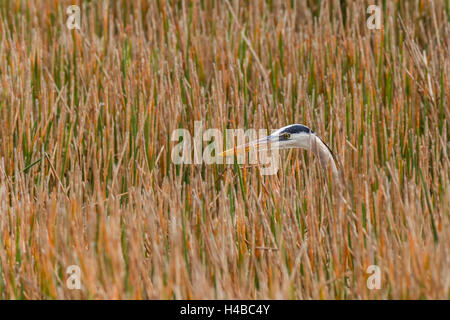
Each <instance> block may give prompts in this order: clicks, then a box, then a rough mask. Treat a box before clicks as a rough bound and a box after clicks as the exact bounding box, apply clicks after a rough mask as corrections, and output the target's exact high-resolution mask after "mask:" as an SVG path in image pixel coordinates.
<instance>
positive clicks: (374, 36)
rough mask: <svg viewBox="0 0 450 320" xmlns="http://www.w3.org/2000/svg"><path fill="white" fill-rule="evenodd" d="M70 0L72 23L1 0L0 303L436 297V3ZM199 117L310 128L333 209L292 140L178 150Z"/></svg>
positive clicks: (448, 203) (440, 80)
mask: <svg viewBox="0 0 450 320" xmlns="http://www.w3.org/2000/svg"><path fill="white" fill-rule="evenodd" d="M76 2H77V3H78V4H79V5H81V8H82V10H81V23H82V25H81V30H69V29H68V28H67V27H66V21H67V18H68V17H67V15H66V8H67V7H68V6H69V5H71V4H73V1H65V0H64V1H58V0H41V1H31V0H30V1H28V0H17V1H16V0H3V1H1V3H0V14H1V19H0V83H1V87H0V159H1V161H0V211H1V212H0V298H2V299H60V298H69V299H72V298H74V299H76V298H87V299H121V298H130V299H154V298H156V299H180V298H187V299H214V298H224V299H229V298H244V299H247V298H248V299H254V298H262V299H278V298H285V299H369V298H374V299H386V298H387V299H409V298H412V299H435V298H439V299H448V298H449V297H450V234H449V227H450V221H449V211H450V188H449V175H450V167H449V158H448V153H449V126H448V123H449V119H450V113H449V88H450V85H449V82H450V80H449V57H450V50H449V47H450V43H449V38H450V36H449V35H450V27H449V21H450V11H449V8H450V5H449V1H448V0H439V1H438V0H436V1H425V0H418V1H389V0H387V1H379V3H378V4H379V5H381V6H382V12H383V15H382V28H381V30H369V29H368V28H367V26H366V20H367V18H368V17H369V15H368V14H367V13H366V10H367V6H368V5H369V4H372V2H370V3H369V2H367V1H350V0H349V1H306V0H305V1H276V0H273V1H261V0H256V1H237V0H230V1H212V0H203V1H200V0H199V1H192V2H189V1H163V0H159V1H150V0H149V1H126V0H123V1H89V2H88V1H76ZM197 120H202V121H203V123H204V127H205V128H218V129H220V130H221V131H222V132H225V130H226V129H227V128H244V129H247V128H255V129H261V128H266V129H276V128H278V127H281V126H284V125H287V124H290V123H303V124H306V125H308V126H309V127H311V128H312V129H313V130H314V131H315V132H317V133H318V134H319V135H320V136H321V137H322V138H323V140H324V141H325V142H327V144H329V145H330V147H331V148H332V149H333V150H334V152H335V153H336V155H337V157H338V158H339V160H340V162H341V164H342V168H343V175H344V177H345V180H346V184H347V191H346V193H347V195H346V197H347V199H346V201H347V204H345V202H344V201H340V200H339V199H338V197H337V196H335V195H334V192H333V183H330V182H329V179H328V178H327V177H325V176H324V175H323V172H322V170H321V168H320V165H319V162H318V161H317V159H316V158H314V156H312V155H311V154H310V153H307V152H304V151H298V150H292V151H286V152H283V153H282V156H281V168H280V170H279V171H278V173H277V174H276V175H273V176H262V175H261V174H260V170H259V168H258V167H257V166H251V167H249V166H245V165H244V166H242V165H221V164H217V165H205V164H203V165H175V164H174V163H173V162H172V160H171V150H172V148H173V146H174V142H172V141H170V138H171V134H172V131H173V130H174V129H176V128H185V129H187V130H189V131H190V132H193V128H194V121H197ZM205 144H206V143H205ZM70 265H78V266H79V267H80V268H81V271H82V274H81V283H82V288H81V290H70V289H69V288H68V287H67V285H66V280H67V277H68V275H67V274H66V270H67V267H68V266H70ZM370 265H378V266H379V267H380V269H381V289H379V290H370V289H368V287H367V285H366V281H367V278H368V276H369V274H367V273H366V271H367V268H368V266H370Z"/></svg>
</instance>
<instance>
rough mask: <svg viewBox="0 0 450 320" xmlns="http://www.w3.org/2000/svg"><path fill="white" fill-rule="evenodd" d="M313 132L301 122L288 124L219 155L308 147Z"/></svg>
mask: <svg viewBox="0 0 450 320" xmlns="http://www.w3.org/2000/svg"><path fill="white" fill-rule="evenodd" d="M312 134H314V132H313V131H312V130H311V129H310V128H308V127H307V126H304V125H302V124H291V125H289V126H286V127H283V128H281V129H278V130H277V131H275V132H274V133H272V134H271V135H269V136H267V137H264V138H262V139H259V140H254V141H250V142H249V143H246V144H242V145H239V146H236V147H234V148H231V149H228V150H226V151H224V152H223V153H222V154H221V156H223V157H227V156H232V155H234V154H240V153H242V152H247V151H249V150H251V149H252V150H255V151H265V150H281V149H289V148H302V149H309V148H310V138H311V135H312Z"/></svg>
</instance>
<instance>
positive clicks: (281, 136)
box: [221, 124, 343, 185]
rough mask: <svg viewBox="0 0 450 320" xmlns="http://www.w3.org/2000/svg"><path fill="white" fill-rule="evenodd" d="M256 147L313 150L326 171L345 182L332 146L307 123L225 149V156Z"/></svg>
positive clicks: (291, 126) (294, 125)
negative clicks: (306, 124)
mask: <svg viewBox="0 0 450 320" xmlns="http://www.w3.org/2000/svg"><path fill="white" fill-rule="evenodd" d="M252 148H254V149H255V150H257V151H264V150H281V149H291V148H300V149H306V150H310V151H312V152H313V153H314V154H315V155H316V156H318V158H319V161H320V164H321V166H322V168H323V170H324V171H325V173H326V172H327V171H328V170H330V171H331V174H332V175H333V179H334V180H336V181H337V182H339V184H338V185H340V183H342V182H343V180H341V179H342V176H341V173H340V172H339V170H338V166H339V165H338V162H337V159H336V157H335V156H334V154H333V152H332V151H331V149H330V147H328V145H327V144H326V143H325V142H324V141H323V140H322V139H321V138H320V137H319V136H318V135H316V134H315V133H314V131H312V130H311V129H310V128H308V127H307V126H305V125H302V124H291V125H288V126H285V127H283V128H281V129H278V130H277V131H275V132H274V133H272V134H271V135H269V136H267V137H264V138H262V139H259V140H254V141H251V142H249V143H246V144H242V145H239V146H236V147H234V148H231V149H228V150H226V151H224V152H223V153H222V154H221V155H222V156H223V157H228V156H233V155H235V154H236V155H237V154H239V153H242V152H247V151H249V150H250V149H252Z"/></svg>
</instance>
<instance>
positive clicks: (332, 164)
mask: <svg viewBox="0 0 450 320" xmlns="http://www.w3.org/2000/svg"><path fill="white" fill-rule="evenodd" d="M310 150H311V151H312V152H313V153H314V154H315V155H316V156H318V157H319V161H320V165H321V166H322V169H323V170H324V171H325V173H328V170H331V173H332V175H333V179H334V180H336V181H339V182H341V181H340V176H339V171H338V168H337V164H336V161H335V159H334V156H333V153H332V152H331V150H330V149H329V148H328V146H327V145H326V144H325V143H324V142H323V141H322V139H320V138H319V137H318V136H316V135H315V134H311V139H310Z"/></svg>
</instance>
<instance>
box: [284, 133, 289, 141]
mask: <svg viewBox="0 0 450 320" xmlns="http://www.w3.org/2000/svg"><path fill="white" fill-rule="evenodd" d="M290 137H291V134H290V133H285V134H283V138H284V139H286V140H287V139H289V138H290Z"/></svg>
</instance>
